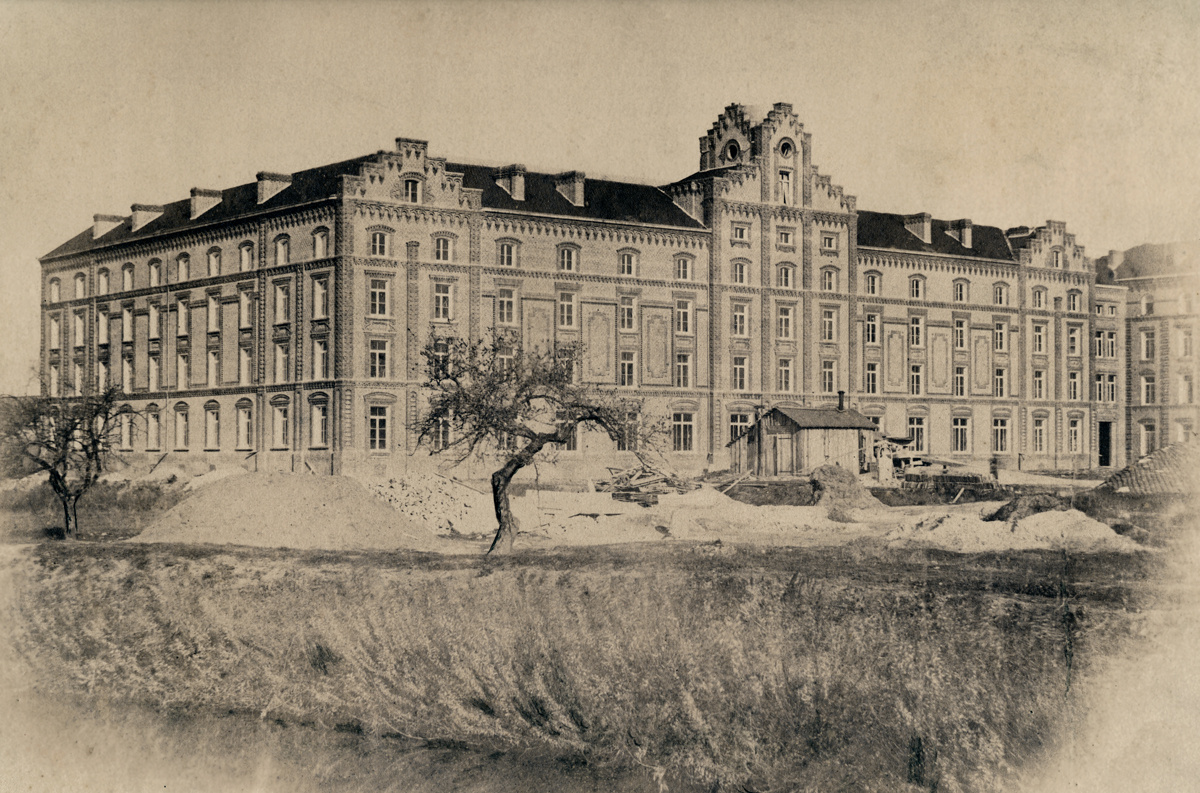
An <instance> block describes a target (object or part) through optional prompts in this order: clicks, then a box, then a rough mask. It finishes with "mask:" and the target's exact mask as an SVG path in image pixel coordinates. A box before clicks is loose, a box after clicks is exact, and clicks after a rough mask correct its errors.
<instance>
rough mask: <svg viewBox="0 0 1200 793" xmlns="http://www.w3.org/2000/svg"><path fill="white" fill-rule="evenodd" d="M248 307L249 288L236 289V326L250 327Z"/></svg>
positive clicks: (249, 305)
mask: <svg viewBox="0 0 1200 793" xmlns="http://www.w3.org/2000/svg"><path fill="white" fill-rule="evenodd" d="M250 307H251V303H250V290H249V289H241V290H238V327H239V328H248V327H250V323H251V319H250V317H251V313H250Z"/></svg>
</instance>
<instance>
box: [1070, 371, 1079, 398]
mask: <svg viewBox="0 0 1200 793" xmlns="http://www.w3.org/2000/svg"><path fill="white" fill-rule="evenodd" d="M1067 399H1072V400H1074V399H1079V372H1067Z"/></svg>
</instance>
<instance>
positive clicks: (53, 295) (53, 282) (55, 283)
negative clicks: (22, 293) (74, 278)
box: [47, 278, 62, 303]
mask: <svg viewBox="0 0 1200 793" xmlns="http://www.w3.org/2000/svg"><path fill="white" fill-rule="evenodd" d="M47 300H48V301H49V302H51V303H57V302H58V301H60V300H62V282H61V281H59V280H58V279H57V278H51V279H50V288H49V290H48V294H47Z"/></svg>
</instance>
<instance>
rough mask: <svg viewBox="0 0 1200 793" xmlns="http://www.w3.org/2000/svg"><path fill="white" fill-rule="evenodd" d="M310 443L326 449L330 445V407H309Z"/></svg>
mask: <svg viewBox="0 0 1200 793" xmlns="http://www.w3.org/2000/svg"><path fill="white" fill-rule="evenodd" d="M309 425H310V426H309V436H310V438H309V442H310V443H311V445H312V446H314V447H318V448H324V447H325V446H328V445H329V405H310V406H309Z"/></svg>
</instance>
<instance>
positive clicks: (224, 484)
mask: <svg viewBox="0 0 1200 793" xmlns="http://www.w3.org/2000/svg"><path fill="white" fill-rule="evenodd" d="M132 541H133V542H187V543H216V544H226V543H228V544H233V545H254V546H260V547H267V548H325V549H331V550H353V549H368V548H370V549H388V550H392V549H402V548H403V549H410V550H421V551H434V550H438V551H445V550H457V549H455V548H454V547H453V546H454V545H456V544H454V543H448V542H446V541H444V540H440V539H439V538H438V537H437V536H435V533H434V531H433V530H432V529H431V528H430V527H429V526H428V525H426V523H425V522H423V521H419V520H414V519H413V518H411V517H410V516H408V515H404V514H402V513H401V512H399V511H397V510H395V509H393V508H392V507H391V506H389V505H388V504H387V502H385V501H384V500H383V499H380V498H377V497H376V496H375V495H374V494H372V492H371V491H370V490H369V489H368V488H367V487H366V486H364V485H363V484H361V483H359V482H358V481H356V480H354V479H350V478H349V477H344V476H310V475H303V474H265V473H262V474H259V473H253V474H251V473H248V474H243V475H240V476H230V477H227V478H224V479H221V480H220V481H215V482H212V483H211V484H208V485H207V486H204V487H200V488H197V489H196V490H195V491H194V492H193V494H192V495H191V496H190V497H189V498H187V499H185V500H183V501H181V502H180V503H179V504H176V505H175V506H174V507H172V508H171V509H170V510H168V511H167V513H166V514H165V515H163V516H162V518H161V519H159V520H158V521H157V522H156V523H155V524H154V525H152V526H150V527H149V528H147V529H146V530H145V531H143V532H142V533H141V534H140V535H138V536H137V537H135V538H133V540H132ZM447 546H450V547H449V548H447ZM463 550H471V549H463Z"/></svg>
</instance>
